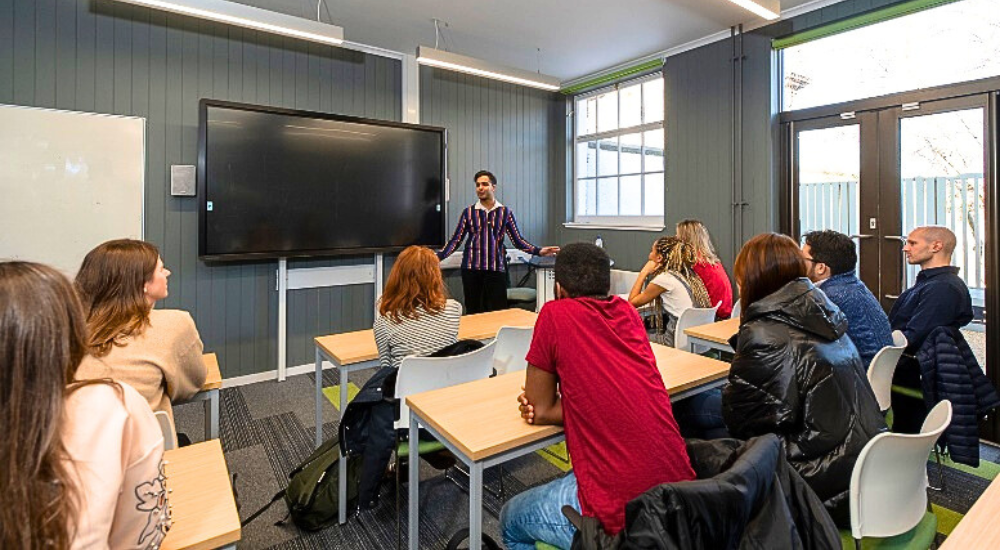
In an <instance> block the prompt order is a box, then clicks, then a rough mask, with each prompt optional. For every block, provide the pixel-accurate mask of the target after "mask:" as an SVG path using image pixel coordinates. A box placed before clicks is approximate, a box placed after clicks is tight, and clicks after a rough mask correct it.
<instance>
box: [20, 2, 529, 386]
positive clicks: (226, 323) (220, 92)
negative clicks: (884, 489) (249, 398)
mask: <svg viewBox="0 0 1000 550" xmlns="http://www.w3.org/2000/svg"><path fill="white" fill-rule="evenodd" d="M401 82H402V80H401V65H400V63H399V62H398V61H394V60H391V59H385V58H380V57H375V56H369V55H366V54H362V53H358V52H353V51H348V50H342V49H338V48H328V47H324V46H319V45H309V44H305V43H303V42H300V41H296V40H292V39H287V38H283V37H276V36H272V35H267V34H264V33H259V32H256V31H250V30H244V29H238V28H234V27H228V26H225V25H220V24H216V23H211V22H206V21H199V20H195V19H191V18H187V17H182V16H179V15H173V14H166V13H164V12H159V11H153V10H148V9H145V8H139V7H135V6H130V5H127V4H122V3H119V2H114V1H111V0H89V1H88V0H79V1H76V0H40V1H37V2H33V1H31V0H0V102H4V103H11V104H17V105H26V106H33V107H55V108H59V109H71V110H81V111H88V112H99V113H111V114H120V115H131V116H142V117H144V118H146V121H147V124H146V145H147V166H146V180H147V181H146V185H147V187H146V218H145V222H146V236H147V238H148V239H149V240H150V241H152V242H153V243H155V244H157V245H158V246H159V247H160V249H161V252H162V255H163V258H164V261H165V262H166V264H167V265H168V267H170V268H171V269H172V270H173V275H172V276H171V279H170V296H169V298H167V299H166V300H165V301H164V306H165V307H172V308H183V309H187V310H189V311H190V312H191V313H192V315H194V317H195V320H196V322H197V324H198V327H199V330H200V331H201V334H202V338H203V339H204V341H205V346H206V349H207V350H209V351H215V352H217V353H219V355H220V361H221V365H222V369H223V375H224V376H226V377H232V376H238V375H243V374H251V373H255V372H262V371H266V370H271V369H274V368H275V365H276V359H277V356H276V351H277V346H276V341H275V334H276V330H277V295H276V292H275V290H274V289H275V286H276V275H275V269H276V264H275V263H274V262H262V263H254V264H244V265H229V264H213V265H206V264H204V263H203V262H201V261H199V260H198V259H197V242H198V235H197V231H198V229H197V200H194V199H182V198H174V197H171V196H170V195H169V181H168V177H169V169H168V167H169V166H170V165H171V164H195V163H196V161H197V139H198V135H197V124H198V100H199V99H200V98H202V97H213V98H217V99H226V100H232V101H245V102H251V103H261V104H269V105H278V106H283V107H291V108H297V109H307V110H316V111H333V112H338V113H343V114H349V115H354V116H364V117H369V118H383V119H389V120H400V118H401V105H400V102H401V97H402V90H401ZM542 223H543V224H544V223H545V220H543V221H542ZM362 261H370V260H368V259H366V258H354V257H352V258H341V259H337V260H325V261H295V262H291V264H292V266H293V267H296V266H304V267H313V266H319V265H349V264H353V263H358V262H362ZM291 296H292V297H293V298H292V303H291V304H290V307H289V329H290V336H291V342H296V345H294V346H293V345H290V346H289V353H288V356H287V360H288V364H289V365H297V364H304V363H308V362H311V360H312V357H313V351H312V345H311V338H312V336H314V335H316V334H321V333H330V332H338V331H344V330H354V329H360V328H364V327H367V326H371V322H372V307H373V305H372V289H371V286H370V285H366V286H357V287H339V288H332V289H316V290H307V291H296V292H292V293H291Z"/></svg>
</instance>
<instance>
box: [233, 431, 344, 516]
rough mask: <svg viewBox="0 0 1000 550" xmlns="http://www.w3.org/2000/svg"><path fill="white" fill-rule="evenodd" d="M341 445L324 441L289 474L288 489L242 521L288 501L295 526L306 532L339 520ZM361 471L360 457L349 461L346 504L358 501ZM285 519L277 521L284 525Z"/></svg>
mask: <svg viewBox="0 0 1000 550" xmlns="http://www.w3.org/2000/svg"><path fill="white" fill-rule="evenodd" d="M340 460H341V459H340V442H339V441H338V438H336V437H334V438H332V439H329V440H327V441H324V442H323V444H322V445H320V446H319V448H318V449H316V450H315V451H313V453H312V454H311V455H309V458H306V459H305V460H304V461H303V462H302V464H299V465H298V466H297V467H296V468H295V469H294V470H292V471H291V473H289V474H288V477H289V481H288V488H287V489H285V490H283V491H279V492H278V493H277V494H275V495H274V498H272V499H271V502H269V503H267V505H266V506H264V507H263V508H261V509H260V510H257V511H256V512H254V513H253V514H251V515H250V516H249V517H247V519H245V520H243V522H242V523H241V525H246V524H248V523H250V522H251V521H253V520H255V519H257V517H258V516H260V515H261V514H263V513H264V511H265V510H267V509H268V508H270V507H271V505H272V504H274V503H275V502H277V501H279V500H281V499H282V498H284V499H285V503H286V504H287V505H288V514H289V516H291V518H292V521H293V522H294V523H295V525H298V526H299V527H300V528H302V529H305V530H306V531H316V530H318V529H322V528H323V527H325V526H326V525H328V524H329V523H331V522H334V521H336V520H337V512H338V505H339V504H340V495H339V494H338V492H337V489H338V483H337V482H338V480H339V479H340V474H339V471H338V465H339V461H340ZM360 472H361V457H358V456H355V457H350V458H349V459H348V460H347V501H348V503H350V502H351V501H353V500H355V499H357V496H358V476H359V475H360ZM283 522H284V520H282V521H280V522H278V523H279V524H280V523H283Z"/></svg>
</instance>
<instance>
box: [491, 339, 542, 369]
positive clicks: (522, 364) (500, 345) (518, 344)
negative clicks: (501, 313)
mask: <svg viewBox="0 0 1000 550" xmlns="http://www.w3.org/2000/svg"><path fill="white" fill-rule="evenodd" d="M534 333H535V328H534V327H500V330H499V331H497V337H496V340H494V342H496V345H495V346H494V348H493V369H494V370H495V371H497V375H498V376H499V375H501V374H507V373H508V372H515V371H519V370H524V369H526V368H528V361H527V360H526V359H525V356H526V355H528V348H529V347H530V346H531V336H532V335H533V334H534Z"/></svg>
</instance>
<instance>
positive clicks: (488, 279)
mask: <svg viewBox="0 0 1000 550" xmlns="http://www.w3.org/2000/svg"><path fill="white" fill-rule="evenodd" d="M475 181H476V196H477V197H479V201H478V202H477V203H476V204H474V205H472V206H470V207H468V208H466V209H465V210H463V211H462V216H461V217H460V218H459V219H458V226H457V227H456V228H455V234H454V235H452V237H451V240H450V241H448V244H447V245H446V246H445V247H444V248H443V249H441V251H439V252H438V253H437V255H438V258H440V259H442V260H443V259H445V258H447V257H448V256H451V254H452V253H453V252H455V250H457V249H458V246H459V245H460V244H462V241H463V240H464V239H465V238H466V236H468V240H467V241H466V243H465V254H464V257H463V258H462V289H463V290H464V291H465V312H466V313H482V312H485V311H495V310H498V309H505V308H506V307H507V254H506V251H507V249H506V247H504V236H509V237H510V241H511V242H512V243H513V244H514V246H516V247H517V248H518V249H520V250H523V251H525V252H529V253H531V254H537V255H539V256H552V255H554V254H556V253H557V252H559V247H558V246H547V247H544V248H542V247H538V246H535V245H533V244H531V243H529V242H528V241H527V240H526V239H525V238H524V237H522V236H521V231H520V230H518V228H517V221H516V220H515V219H514V212H512V211H511V209H510V208H507V207H506V206H504V205H502V204H500V201H498V200H497V199H496V190H497V178H496V176H494V175H493V174H492V173H490V172H488V171H486V170H480V171H479V172H476V177H475Z"/></svg>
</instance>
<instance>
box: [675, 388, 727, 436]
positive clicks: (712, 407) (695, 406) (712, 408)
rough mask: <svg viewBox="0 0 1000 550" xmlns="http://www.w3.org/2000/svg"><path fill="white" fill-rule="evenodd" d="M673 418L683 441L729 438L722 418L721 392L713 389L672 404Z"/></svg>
mask: <svg viewBox="0 0 1000 550" xmlns="http://www.w3.org/2000/svg"><path fill="white" fill-rule="evenodd" d="M672 406H673V410H674V418H675V419H676V420H677V426H678V427H679V428H680V429H681V435H682V436H683V437H684V438H685V439H690V438H696V439H719V438H723V437H729V430H727V429H726V421H725V420H724V419H723V418H722V390H721V389H718V388H717V389H714V390H708V391H703V392H701V393H698V394H695V395H692V396H691V397H688V398H687V399H682V400H680V401H677V402H674V403H672Z"/></svg>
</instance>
